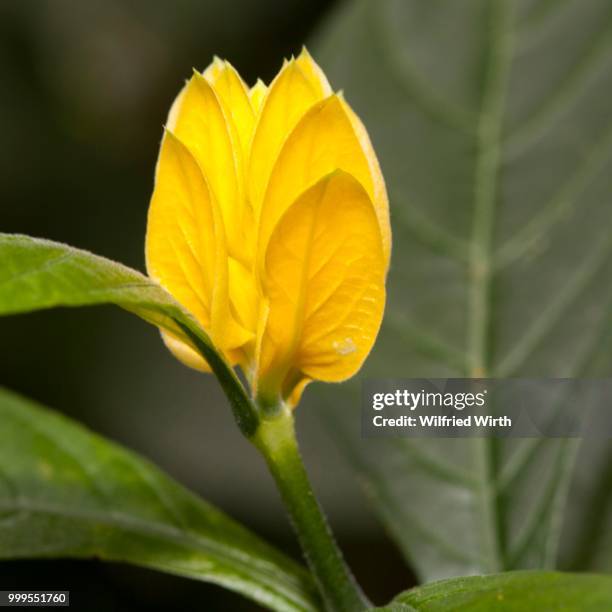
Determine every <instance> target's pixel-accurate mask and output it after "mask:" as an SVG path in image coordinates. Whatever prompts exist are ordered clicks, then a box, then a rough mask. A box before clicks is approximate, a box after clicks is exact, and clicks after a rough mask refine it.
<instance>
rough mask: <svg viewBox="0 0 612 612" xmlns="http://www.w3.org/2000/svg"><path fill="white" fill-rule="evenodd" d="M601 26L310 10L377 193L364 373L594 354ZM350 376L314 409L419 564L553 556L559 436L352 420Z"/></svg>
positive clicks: (605, 50) (488, 369) (536, 7)
mask: <svg viewBox="0 0 612 612" xmlns="http://www.w3.org/2000/svg"><path fill="white" fill-rule="evenodd" d="M611 31H612V7H611V6H610V3H609V2H607V0H594V1H592V2H580V1H579V0H567V1H565V2H549V1H548V0H531V1H527V0H518V1H509V0H499V1H494V0H466V1H464V2H449V1H445V0H431V1H429V2H420V1H419V0H377V1H376V2H372V1H369V0H352V1H349V2H346V3H344V4H343V5H342V7H341V10H340V11H338V12H337V13H336V14H335V15H334V16H333V17H332V19H331V20H330V21H329V23H328V24H327V27H326V29H325V30H324V31H323V32H322V34H321V36H320V39H319V41H318V53H316V54H315V55H316V56H317V58H318V59H320V60H321V61H322V64H323V68H324V69H325V71H326V72H327V74H328V76H329V77H330V80H331V82H332V83H333V84H334V87H337V88H342V89H344V91H345V95H346V99H347V100H348V102H349V103H350V104H352V105H353V106H354V108H355V110H356V111H357V113H358V114H359V115H360V116H361V117H362V119H363V120H364V123H365V125H366V126H367V128H368V130H369V132H370V134H371V137H372V140H373V142H374V146H375V149H376V151H377V153H378V155H379V157H380V160H381V164H382V168H383V172H384V174H385V177H386V181H387V185H388V189H389V195H390V200H391V219H392V227H393V232H394V236H393V243H394V245H393V255H392V264H391V271H390V276H389V286H388V288H389V293H388V295H389V299H388V307H387V312H386V315H385V321H384V324H383V329H382V331H381V335H380V338H379V341H378V343H377V346H376V347H375V350H374V353H373V355H372V357H371V358H370V359H369V361H368V364H367V367H366V370H365V375H367V376H370V377H385V378H402V377H404V378H409V377H412V378H418V377H423V378H434V377H441V378H445V377H453V376H459V377H461V376H485V377H487V376H489V377H520V376H524V377H539V376H555V377H579V376H589V375H591V374H592V373H593V372H594V371H595V370H594V357H595V354H597V362H598V369H597V371H601V372H608V373H609V372H610V371H611V368H612V343H610V342H609V338H608V339H606V338H605V337H603V334H602V332H603V330H605V329H606V328H607V327H608V326H609V324H610V312H611V309H612V283H610V278H612V232H610V226H611V223H612V208H611V207H610V187H611V184H612V178H611V177H612V172H611V170H612V115H611V113H610V105H609V102H608V101H609V100H610V97H611V96H612V36H611V34H610V32H611ZM354 391H355V392H354V393H353V395H350V394H348V393H344V392H340V391H338V390H332V389H326V390H325V391H320V394H321V395H323V396H325V397H327V399H328V405H326V406H325V407H324V410H325V417H326V418H331V419H332V420H333V422H332V425H331V426H332V428H333V429H334V431H336V432H337V435H338V436H339V439H342V440H344V441H345V442H346V445H347V447H348V449H349V453H350V457H351V460H352V461H353V463H354V465H355V466H356V467H357V469H358V471H359V474H360V476H361V478H362V480H363V481H364V482H365V484H366V487H367V490H368V492H369V494H370V496H371V498H372V499H373V501H374V504H375V506H376V508H377V509H378V512H379V514H380V515H381V517H382V518H383V520H384V522H385V524H386V526H387V528H388V530H389V531H390V533H391V534H392V536H393V537H394V538H395V540H396V541H397V542H398V544H399V545H400V547H401V549H402V550H403V552H404V554H405V555H406V557H407V558H408V559H409V560H410V562H411V563H412V565H413V566H414V567H415V568H416V570H417V572H418V574H419V575H420V576H421V577H422V578H424V579H426V580H430V579H434V578H443V577H450V576H457V575H466V574H471V573H491V572H498V571H502V570H506V569H517V568H551V567H554V566H555V565H556V563H557V556H558V555H557V553H558V547H559V541H560V537H561V531H562V530H561V526H562V524H563V519H564V509H565V507H566V500H567V491H568V487H569V484H570V478H571V474H572V470H573V466H574V461H575V457H576V452H577V443H574V442H570V441H565V440H483V439H471V440H466V439H461V440H441V439H427V440H407V439H385V440H363V439H361V438H360V434H359V429H358V426H359V417H358V415H357V414H355V412H356V411H357V410H358V404H359V397H358V393H357V390H356V389H354ZM332 408H336V409H337V410H333V409H332ZM587 469H588V468H587ZM608 499H609V498H608ZM576 503H577V504H580V503H581V502H580V501H578V500H576ZM596 520H598V519H597V518H594V517H592V518H591V522H590V523H589V525H592V524H593V523H592V521H596ZM599 520H601V517H600V518H599ZM574 524H575V526H576V528H577V529H584V528H585V525H582V526H581V525H580V521H579V520H577V521H574ZM589 525H587V526H586V528H587V529H590V527H589ZM592 539H593V538H592ZM595 539H596V538H595Z"/></svg>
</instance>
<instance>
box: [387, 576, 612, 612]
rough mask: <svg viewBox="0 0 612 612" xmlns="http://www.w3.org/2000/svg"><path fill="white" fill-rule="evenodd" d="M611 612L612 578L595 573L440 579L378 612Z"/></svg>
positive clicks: (407, 593) (408, 593)
mask: <svg viewBox="0 0 612 612" xmlns="http://www.w3.org/2000/svg"><path fill="white" fill-rule="evenodd" d="M610 609H612V578H611V577H609V576H598V575H595V574H562V573H559V572H509V573H506V574H496V575H492V576H471V577H469V578H454V579H452V580H442V581H440V582H434V583H431V584H428V585H426V586H423V587H419V588H416V589H412V590H411V591H407V592H406V593H402V594H401V595H399V596H398V597H396V598H395V599H394V600H393V602H392V603H391V604H389V605H388V606H384V607H382V608H376V610H379V611H380V612H421V611H423V612H425V611H426V612H490V611H491V610H496V611H498V612H525V610H563V611H564V612H601V611H602V610H610Z"/></svg>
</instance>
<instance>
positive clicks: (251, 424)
mask: <svg viewBox="0 0 612 612" xmlns="http://www.w3.org/2000/svg"><path fill="white" fill-rule="evenodd" d="M94 304H116V305H118V306H121V307H122V308H125V309H126V310H129V311H131V312H134V313H135V314H137V315H138V316H140V317H142V318H143V319H144V320H146V321H148V322H150V323H153V324H154V325H157V326H159V327H163V328H164V329H166V330H168V331H170V332H172V333H173V334H175V335H176V336H178V337H181V338H183V339H184V340H185V341H186V342H187V343H189V344H191V345H192V346H193V348H194V349H195V350H196V351H198V352H199V353H201V354H202V355H203V356H204V357H205V358H206V360H207V361H208V363H209V365H210V366H211V368H212V370H213V371H214V373H215V375H216V376H217V379H218V380H219V382H220V383H221V385H222V386H223V388H224V390H225V393H226V395H227V396H228V398H229V400H230V403H231V406H232V409H233V411H234V416H235V418H236V421H237V423H238V425H239V427H240V428H241V429H242V431H243V432H244V433H246V434H248V435H250V434H251V433H253V431H254V430H255V428H256V423H257V414H256V411H255V409H254V407H253V406H252V404H251V402H250V401H249V399H248V397H247V396H246V395H245V393H244V390H243V387H242V385H241V383H240V382H239V380H238V378H237V376H236V374H235V372H234V371H233V370H232V368H230V367H229V365H228V364H227V362H226V361H225V360H224V358H223V357H222V356H221V355H220V354H219V353H218V352H217V350H216V349H215V347H214V346H213V344H212V343H211V341H210V338H209V337H208V335H207V334H206V332H205V331H204V330H203V329H202V328H201V327H200V325H199V324H198V323H197V322H196V321H195V319H194V318H193V317H192V316H191V314H189V313H188V312H187V311H186V310H185V309H184V308H183V307H182V306H181V305H180V304H179V303H178V302H176V301H175V300H174V298H173V297H172V296H171V295H170V294H169V293H168V292H167V291H165V290H164V289H163V288H162V287H160V286H159V285H158V284H157V283H155V282H154V281H152V280H151V279H149V278H147V277H146V276H143V275H142V274H141V273H140V272H137V271H136V270H132V269H131V268H128V267H126V266H123V265H121V264H119V263H116V262H114V261H110V260H109V259H105V258H104V257H99V256H97V255H93V254H92V253H89V252H87V251H82V250H80V249H75V248H72V247H70V246H67V245H65V244H60V243H57V242H51V241H49V240H41V239H37V238H31V237H29V236H19V235H12V234H2V233H0V315H10V314H16V313H21V312H31V311H33V310H40V309H42V308H52V307H54V306H91V305H94Z"/></svg>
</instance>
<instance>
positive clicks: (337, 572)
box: [251, 406, 372, 612]
mask: <svg viewBox="0 0 612 612" xmlns="http://www.w3.org/2000/svg"><path fill="white" fill-rule="evenodd" d="M251 441H252V442H253V443H254V444H255V446H256V447H257V448H258V449H259V450H260V451H261V453H262V454H263V456H264V457H265V459H266V462H267V464H268V467H269V469H270V472H271V473H272V476H273V477H274V480H275V481H276V484H277V486H278V488H279V490H280V492H281V495H282V497H283V501H284V502H285V506H286V508H287V510H288V512H289V515H290V517H291V522H292V524H293V527H294V529H295V531H296V533H297V536H298V539H299V541H300V544H301V546H302V550H303V552H304V556H305V557H306V561H307V562H308V565H309V567H310V570H311V571H312V573H313V575H314V578H315V581H316V582H317V586H318V587H319V591H320V592H321V595H322V596H323V600H324V602H325V607H326V609H327V610H329V611H330V612H331V611H333V612H359V611H360V610H366V609H368V608H370V607H371V605H372V604H370V603H369V602H368V600H367V599H366V597H365V596H364V594H363V593H362V591H361V589H360V587H359V585H358V584H357V583H356V582H355V579H354V578H353V576H352V574H351V571H350V570H349V568H348V567H347V565H346V563H345V561H344V559H343V557H342V553H341V552H340V549H339V548H338V546H337V544H336V542H335V540H334V537H333V535H332V532H331V530H330V528H329V525H328V524H327V520H326V518H325V515H324V514H323V510H322V509H321V506H320V505H319V503H318V501H317V499H316V497H315V495H314V493H313V491H312V487H311V486H310V482H309V480H308V475H307V474H306V470H305V469H304V464H303V463H302V458H301V456H300V452H299V449H298V445H297V440H296V437H295V429H294V423H293V414H292V413H291V410H290V409H289V408H288V407H286V406H282V407H279V408H278V409H277V410H275V411H274V413H273V414H271V413H270V411H269V410H268V411H266V412H265V413H264V414H262V419H261V421H260V423H259V427H258V428H257V431H256V433H255V435H254V436H253V437H252V438H251Z"/></svg>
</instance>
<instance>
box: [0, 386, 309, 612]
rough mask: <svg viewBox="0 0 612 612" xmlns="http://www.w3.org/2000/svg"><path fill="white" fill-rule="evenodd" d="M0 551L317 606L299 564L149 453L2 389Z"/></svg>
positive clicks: (281, 603)
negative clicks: (128, 566) (145, 572)
mask: <svg viewBox="0 0 612 612" xmlns="http://www.w3.org/2000/svg"><path fill="white" fill-rule="evenodd" d="M0 422H1V423H2V427H1V428H0V559H16V558H32V557H77V558H86V557H98V558H101V559H107V560H111V561H125V562H129V563H133V564H136V565H141V566H144V567H150V568H155V569H158V570H162V571H165V572H169V573H173V574H178V575H181V576H187V577H190V578H195V579H197V580H206V581H210V582H215V583H217V584H220V585H223V586H224V587H226V588H229V589H232V590H235V591H238V592H240V593H242V594H244V595H246V596H247V597H250V598H252V599H254V600H256V601H258V602H260V603H261V604H263V605H265V606H267V607H269V608H271V609H274V610H317V609H319V606H318V599H317V597H316V595H315V590H314V586H313V583H312V582H311V580H310V577H309V576H308V574H307V573H306V571H305V570H304V569H303V568H302V567H301V566H299V565H298V564H297V563H295V562H294V561H292V560H291V559H289V558H287V557H285V556H284V555H283V554H282V553H280V552H278V551H277V550H275V549H274V548H272V547H271V546H269V545H267V544H266V543H264V542H262V541H261V540H260V539H259V538H257V537H256V536H254V535H252V534H251V533H250V532H248V531H247V530H246V529H245V528H243V527H242V526H240V525H239V524H237V523H235V522H234V521H232V520H231V519H230V518H228V517H227V516H225V515H224V514H222V513H221V512H220V511H219V510H217V509H215V508H214V507H212V506H211V505H209V504H207V503H206V502H204V501H202V500H200V499H198V498H197V497H195V496H194V495H193V494H191V493H190V492H189V491H187V490H185V489H184V488H183V487H181V486H180V485H179V484H177V483H176V482H174V481H172V480H171V479H170V478H169V477H168V476H166V475H165V474H163V473H162V472H161V471H160V470H159V469H157V468H156V467H155V466H153V465H151V464H150V463H149V462H147V461H145V460H143V459H141V458H139V457H137V456H136V455H134V454H133V453H131V452H129V451H127V450H124V449H122V448H120V447H119V446H117V445H115V444H113V443H111V442H108V441H106V440H104V439H102V438H101V437H99V436H97V435H95V434H93V433H91V432H89V431H87V430H86V429H85V428H84V427H81V426H79V425H77V424H75V423H73V422H71V421H70V420H68V419H67V418H65V417H63V416H61V415H59V414H56V413H54V412H52V411H50V410H47V409H44V408H42V407H40V406H37V405H35V404H33V403H32V402H30V401H27V400H25V399H24V398H22V397H19V396H18V395H15V394H13V393H11V392H9V391H7V390H3V389H1V388H0Z"/></svg>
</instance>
